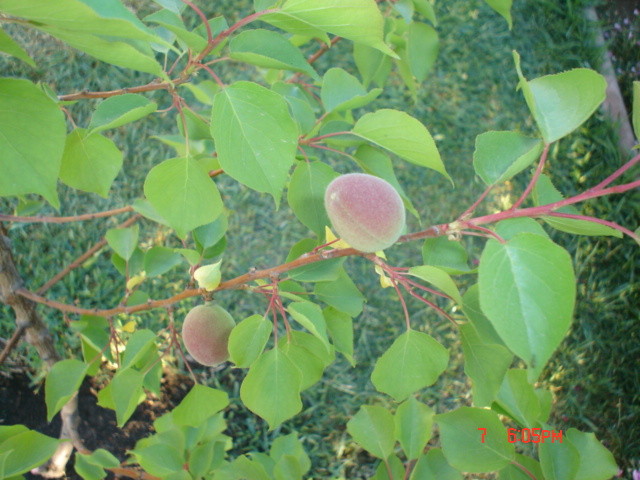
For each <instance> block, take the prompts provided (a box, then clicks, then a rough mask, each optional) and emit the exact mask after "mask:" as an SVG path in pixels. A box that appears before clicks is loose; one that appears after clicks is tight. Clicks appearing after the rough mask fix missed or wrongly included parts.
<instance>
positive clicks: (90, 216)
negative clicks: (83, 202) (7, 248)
mask: <svg viewBox="0 0 640 480" xmlns="http://www.w3.org/2000/svg"><path fill="white" fill-rule="evenodd" d="M132 211H133V207H131V206H127V207H122V208H114V209H113V210H106V211H104V212H95V213H84V214H82V215H73V216H69V217H44V216H37V217H35V216H34V217H19V216H15V215H5V214H2V213H0V222H21V223H69V222H82V221H85V220H94V219H96V218H104V217H111V216H113V215H120V214H121V213H127V212H132Z"/></svg>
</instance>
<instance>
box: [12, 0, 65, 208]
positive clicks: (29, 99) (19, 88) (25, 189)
mask: <svg viewBox="0 0 640 480" xmlns="http://www.w3.org/2000/svg"><path fill="white" fill-rule="evenodd" d="M3 8H4V5H3ZM66 129H67V128H66V125H65V121H64V115H63V113H62V111H61V110H60V108H59V107H58V105H56V103H55V102H53V101H52V100H51V99H50V98H49V96H48V95H47V94H46V93H44V92H43V91H42V90H40V89H39V88H38V87H36V86H35V85H34V84H33V83H31V82H29V81H27V80H17V79H13V78H2V79H0V151H2V155H0V171H2V175H0V196H3V197H5V196H10V195H21V194H23V193H37V194H38V195H42V196H43V197H45V198H46V199H47V201H48V202H49V203H50V204H51V205H53V206H54V207H55V208H58V207H59V205H60V204H59V201H58V192H57V182H58V173H59V171H60V165H61V163H62V153H63V151H64V144H65V134H66ZM33 139H37V141H33Z"/></svg>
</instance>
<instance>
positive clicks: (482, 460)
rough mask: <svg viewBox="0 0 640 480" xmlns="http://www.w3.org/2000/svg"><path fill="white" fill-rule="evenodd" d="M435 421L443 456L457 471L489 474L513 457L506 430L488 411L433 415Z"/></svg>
mask: <svg viewBox="0 0 640 480" xmlns="http://www.w3.org/2000/svg"><path fill="white" fill-rule="evenodd" d="M435 421H436V422H437V423H438V425H439V427H440V443H441V444H442V451H443V453H444V456H445V457H446V458H447V460H448V461H449V463H450V464H451V465H452V466H454V467H455V468H457V469H459V470H462V471H464V472H473V473H482V472H492V471H494V470H500V469H501V468H504V467H506V466H507V465H508V464H509V463H510V462H511V461H512V460H513V458H514V456H515V446H514V445H513V443H509V439H508V438H507V430H506V428H505V427H504V425H502V422H501V421H500V419H499V418H498V415H497V414H496V413H495V412H492V411H491V410H485V409H482V408H472V407H460V408H458V409H456V410H454V411H452V412H449V413H444V414H441V415H436V416H435Z"/></svg>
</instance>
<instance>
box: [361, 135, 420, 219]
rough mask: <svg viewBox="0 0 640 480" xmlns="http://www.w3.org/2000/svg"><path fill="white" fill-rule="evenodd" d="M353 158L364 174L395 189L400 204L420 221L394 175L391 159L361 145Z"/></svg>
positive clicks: (378, 151)
mask: <svg viewBox="0 0 640 480" xmlns="http://www.w3.org/2000/svg"><path fill="white" fill-rule="evenodd" d="M353 157H354V158H355V160H356V162H358V165H359V166H360V168H362V170H364V172H365V173H368V174H369V175H375V176H376V177H380V178H382V179H384V180H386V181H387V182H389V183H390V184H391V185H393V188H395V189H396V190H397V192H398V193H399V194H400V196H401V197H402V202H403V203H404V206H405V208H406V209H407V210H409V211H410V212H411V213H412V214H413V215H414V216H415V217H416V218H417V219H420V215H419V214H418V211H417V210H416V209H415V207H414V206H413V203H411V199H410V198H409V197H408V196H407V194H406V193H405V192H404V190H403V189H402V186H401V185H400V183H399V182H398V179H397V178H396V174H395V172H394V171H393V164H392V163H391V159H390V158H389V156H388V155H387V154H386V153H384V152H383V151H382V150H380V149H378V148H375V147H372V146H371V145H368V144H363V145H360V146H359V147H358V150H356V153H354V154H353Z"/></svg>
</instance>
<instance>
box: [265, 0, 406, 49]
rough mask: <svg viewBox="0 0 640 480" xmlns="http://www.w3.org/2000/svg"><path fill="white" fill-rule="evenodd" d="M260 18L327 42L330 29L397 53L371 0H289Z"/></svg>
mask: <svg viewBox="0 0 640 480" xmlns="http://www.w3.org/2000/svg"><path fill="white" fill-rule="evenodd" d="M260 20H263V21H265V22H267V23H270V24H272V25H275V26H276V27H278V28H281V29H283V30H286V31H287V32H290V33H293V34H296V35H305V36H311V37H318V38H321V39H322V40H324V41H325V42H326V41H327V36H326V34H324V33H323V32H327V33H331V34H333V35H337V36H339V37H343V38H346V39H348V40H351V41H353V42H355V43H361V44H363V45H368V46H370V47H373V48H376V49H378V50H380V51H381V52H383V53H385V54H387V55H390V56H392V57H393V56H395V54H394V53H393V50H391V49H390V48H389V47H388V46H387V45H386V44H385V43H384V40H383V38H382V27H383V23H384V19H383V17H382V14H381V13H380V10H379V9H378V6H377V5H376V4H375V3H374V2H370V1H369V0H287V1H286V2H285V3H284V5H283V6H282V8H280V10H279V11H278V12H277V13H271V14H268V15H264V16H262V17H260ZM327 43H328V42H327Z"/></svg>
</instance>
